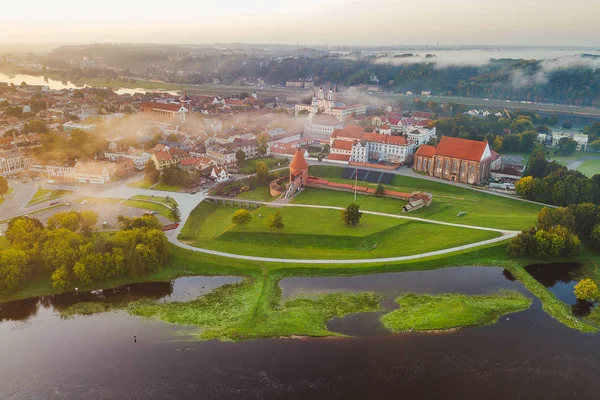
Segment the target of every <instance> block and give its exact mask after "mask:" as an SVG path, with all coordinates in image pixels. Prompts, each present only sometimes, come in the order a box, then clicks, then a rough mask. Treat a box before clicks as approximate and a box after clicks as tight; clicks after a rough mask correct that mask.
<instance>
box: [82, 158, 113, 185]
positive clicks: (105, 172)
mask: <svg viewBox="0 0 600 400" xmlns="http://www.w3.org/2000/svg"><path fill="white" fill-rule="evenodd" d="M109 165H110V164H109V163H105V162H98V161H78V162H77V163H75V167H74V169H75V181H76V182H82V183H97V184H104V183H107V182H109V181H110V171H109Z"/></svg>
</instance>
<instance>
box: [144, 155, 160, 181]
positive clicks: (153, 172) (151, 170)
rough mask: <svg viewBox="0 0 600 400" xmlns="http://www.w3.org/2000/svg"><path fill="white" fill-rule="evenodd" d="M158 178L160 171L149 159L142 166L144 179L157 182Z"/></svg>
mask: <svg viewBox="0 0 600 400" xmlns="http://www.w3.org/2000/svg"><path fill="white" fill-rule="evenodd" d="M159 178H160V171H159V170H158V169H157V168H156V164H154V161H152V160H149V161H148V163H147V164H146V166H145V167H144V179H145V180H146V181H148V182H150V183H157V182H158V179H159Z"/></svg>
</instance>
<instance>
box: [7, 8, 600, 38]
mask: <svg viewBox="0 0 600 400" xmlns="http://www.w3.org/2000/svg"><path fill="white" fill-rule="evenodd" d="M2 3H7V4H1V5H0V41H3V42H74V43H81V42H169V43H174V42H180V43H182V42H185V43H214V42H246V43H293V44H295V43H297V42H300V44H304V45H315V44H359V45H403V44H404V45H411V44H429V45H435V44H436V42H439V43H440V45H457V44H495V45H559V46H563V45H573V46H577V45H581V46H596V45H598V46H600V40H598V38H600V24H599V23H598V22H597V18H598V15H600V1H598V0H568V1H565V0H225V1H218V0H179V1H176V0H175V1H167V0H96V1H90V0H77V1H76V0H27V1H14V0H13V1H2Z"/></svg>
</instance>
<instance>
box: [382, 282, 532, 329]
mask: <svg viewBox="0 0 600 400" xmlns="http://www.w3.org/2000/svg"><path fill="white" fill-rule="evenodd" d="M396 302H397V303H398V305H399V306H400V308H399V309H397V310H394V311H392V312H391V313H388V314H385V315H383V316H382V317H381V321H382V322H383V325H384V326H385V327H386V328H387V329H388V330H390V331H392V332H406V331H436V330H448V329H454V328H464V327H469V326H480V325H487V324H491V323H494V322H496V321H497V320H498V318H500V317H501V316H502V315H505V314H508V313H513V312H517V311H522V310H525V309H527V308H529V306H530V305H531V299H530V298H528V297H525V296H524V295H523V294H521V293H520V292H516V291H504V292H500V293H494V294H491V295H479V296H476V295H460V294H440V295H435V296H432V295H427V294H413V293H407V294H404V295H402V296H400V297H398V298H397V299H396Z"/></svg>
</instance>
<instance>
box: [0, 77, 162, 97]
mask: <svg viewBox="0 0 600 400" xmlns="http://www.w3.org/2000/svg"><path fill="white" fill-rule="evenodd" d="M0 82H5V83H14V84H15V85H17V86H18V85H20V84H21V83H22V82H25V83H27V84H28V85H39V86H48V87H49V88H50V89H52V90H62V89H82V88H83V87H84V86H78V85H75V84H74V83H72V82H70V81H65V82H62V81H59V80H56V79H50V78H47V77H43V76H34V75H27V74H15V75H10V76H9V75H7V74H3V73H1V72H0ZM147 92H152V93H171V92H172V91H165V90H160V89H154V90H148V89H142V88H134V89H125V88H118V89H115V93H117V94H120V95H122V94H131V95H133V94H135V93H147Z"/></svg>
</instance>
